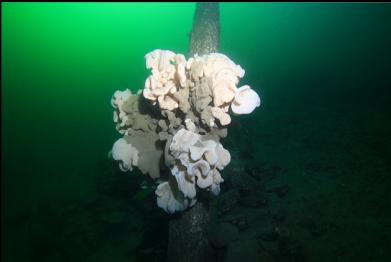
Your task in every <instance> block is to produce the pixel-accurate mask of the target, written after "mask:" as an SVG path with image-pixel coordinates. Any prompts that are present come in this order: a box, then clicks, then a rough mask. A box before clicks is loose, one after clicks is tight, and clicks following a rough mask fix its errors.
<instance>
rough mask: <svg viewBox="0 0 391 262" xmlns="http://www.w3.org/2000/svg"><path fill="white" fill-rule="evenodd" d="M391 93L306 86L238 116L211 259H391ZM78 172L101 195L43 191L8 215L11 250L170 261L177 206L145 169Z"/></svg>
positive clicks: (103, 163)
mask: <svg viewBox="0 0 391 262" xmlns="http://www.w3.org/2000/svg"><path fill="white" fill-rule="evenodd" d="M318 92H320V91H318ZM380 92H381V90H380ZM387 92H388V91H386V90H385V91H384V93H383V95H378V94H379V93H377V95H376V96H373V97H368V96H366V97H365V98H364V97H362V96H360V95H359V94H356V95H354V96H351V95H349V93H347V92H346V94H344V92H343V91H339V92H332V91H330V92H328V99H327V100H319V101H317V103H313V102H310V101H312V100H311V99H309V98H306V97H304V96H303V93H305V92H303V93H301V94H299V95H296V96H295V95H294V94H292V95H291V96H290V98H289V99H287V100H286V101H281V100H279V101H275V102H270V103H268V104H266V105H264V107H263V108H260V109H258V111H257V113H256V114H254V115H252V116H247V117H240V118H239V117H234V118H233V123H232V124H231V126H230V128H229V130H230V131H229V136H228V138H226V139H225V141H224V142H223V143H224V145H225V147H226V148H228V149H229V150H230V152H231V155H232V162H231V163H230V165H228V166H227V168H226V169H225V170H224V172H223V176H224V178H225V182H224V184H223V187H222V192H221V194H220V195H219V196H218V197H217V198H214V199H213V201H212V205H211V211H212V213H211V214H212V215H213V224H212V227H211V228H212V229H211V231H210V233H209V234H210V241H211V247H212V252H211V261H388V258H390V257H391V250H390V249H389V243H390V242H391V239H390V238H391V236H390V234H388V232H390V229H391V228H390V227H391V222H390V221H391V220H390V219H389V218H390V208H389V207H390V201H391V191H390V188H389V185H390V179H391V177H390V153H391V152H390V142H391V141H390V137H389V134H390V133H391V132H390V131H391V130H390V125H389V120H390V119H391V115H390V113H389V112H390V111H389V110H387V109H389V107H390V105H389V104H388V103H387V100H388V97H387V96H386V94H387ZM313 95H315V96H319V97H321V96H322V94H321V93H314V94H313ZM348 97H349V99H347V98H348ZM291 99H292V100H291ZM364 100H366V101H370V103H367V104H365V103H363V102H362V101H364ZM292 101H294V103H291V102H292ZM79 172H95V173H96V176H95V180H94V181H93V182H92V183H91V184H89V185H83V187H87V188H90V190H91V192H95V191H96V194H95V195H93V196H92V197H90V199H86V201H81V202H80V201H77V202H74V203H75V204H74V205H68V206H63V207H61V208H59V207H58V204H59V203H58V201H51V200H50V199H47V200H46V201H42V203H43V204H42V205H40V206H38V207H34V208H33V209H32V210H25V211H24V212H21V213H20V214H19V215H18V216H13V217H12V221H8V222H7V221H5V223H6V225H7V230H10V231H12V236H11V237H9V238H8V239H6V243H4V245H5V247H6V248H8V249H7V251H8V253H9V254H13V255H15V254H16V253H17V250H25V252H24V253H23V252H22V253H23V254H24V256H27V257H28V258H29V259H31V261H40V262H44V261H165V259H166V249H167V237H168V236H167V222H168V219H169V217H170V216H169V215H167V214H165V213H164V212H163V211H162V210H161V209H159V208H157V207H156V204H155V198H154V194H153V187H151V186H150V184H149V183H148V182H145V181H144V179H145V178H146V177H145V176H143V175H141V174H136V175H129V174H124V173H122V172H120V171H119V169H118V166H117V164H116V163H114V162H112V161H111V160H109V159H106V158H104V157H102V159H101V160H100V161H99V163H97V168H96V170H84V171H82V170H80V171H79ZM70 176H72V175H71V174H70ZM73 176H74V180H75V181H76V182H75V184H80V182H79V179H80V178H78V176H77V174H74V175H73ZM68 179H72V178H68ZM140 185H142V187H140ZM81 203H83V204H81ZM26 238H27V239H26ZM18 239H24V245H25V244H26V243H29V245H30V246H24V247H21V246H18V245H15V241H16V240H18ZM7 242H8V243H11V244H9V245H10V246H7ZM12 249H13V250H14V251H15V253H13V252H11V251H10V250H12ZM8 261H11V260H8ZM13 261H17V260H13Z"/></svg>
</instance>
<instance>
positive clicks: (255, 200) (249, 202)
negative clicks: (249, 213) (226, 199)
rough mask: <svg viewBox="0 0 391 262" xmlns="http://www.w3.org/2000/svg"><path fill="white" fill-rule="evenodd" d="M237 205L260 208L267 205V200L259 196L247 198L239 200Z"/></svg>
mask: <svg viewBox="0 0 391 262" xmlns="http://www.w3.org/2000/svg"><path fill="white" fill-rule="evenodd" d="M239 203H240V204H241V205H242V206H245V207H254V208H258V207H262V206H266V205H267V200H266V198H264V197H261V196H259V197H258V196H247V197H243V198H241V199H240V201H239Z"/></svg>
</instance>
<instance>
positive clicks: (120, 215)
mask: <svg viewBox="0 0 391 262" xmlns="http://www.w3.org/2000/svg"><path fill="white" fill-rule="evenodd" d="M100 218H101V220H102V221H103V222H106V223H110V224H119V223H121V222H123V221H124V219H125V212H121V211H114V212H110V213H104V214H102V215H101V217H100Z"/></svg>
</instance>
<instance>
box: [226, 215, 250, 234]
mask: <svg viewBox="0 0 391 262" xmlns="http://www.w3.org/2000/svg"><path fill="white" fill-rule="evenodd" d="M221 221H222V222H229V223H231V224H232V225H234V226H236V227H237V228H238V229H239V230H240V231H244V230H246V229H247V228H248V220H247V217H246V216H244V215H230V216H226V217H224V219H222V220H221Z"/></svg>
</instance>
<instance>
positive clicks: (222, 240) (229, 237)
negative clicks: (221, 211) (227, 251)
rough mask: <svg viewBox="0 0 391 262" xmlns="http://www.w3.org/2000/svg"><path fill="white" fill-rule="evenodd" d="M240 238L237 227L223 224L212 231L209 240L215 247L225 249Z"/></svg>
mask: <svg viewBox="0 0 391 262" xmlns="http://www.w3.org/2000/svg"><path fill="white" fill-rule="evenodd" d="M238 237H239V230H238V229H237V228H236V227H235V226H233V225H231V224H229V223H221V224H218V225H216V226H215V227H214V229H212V230H211V232H210V235H209V240H210V242H211V244H212V245H213V246H214V247H216V248H223V247H225V246H227V245H228V244H229V243H231V242H233V241H235V240H236V239H238Z"/></svg>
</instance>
